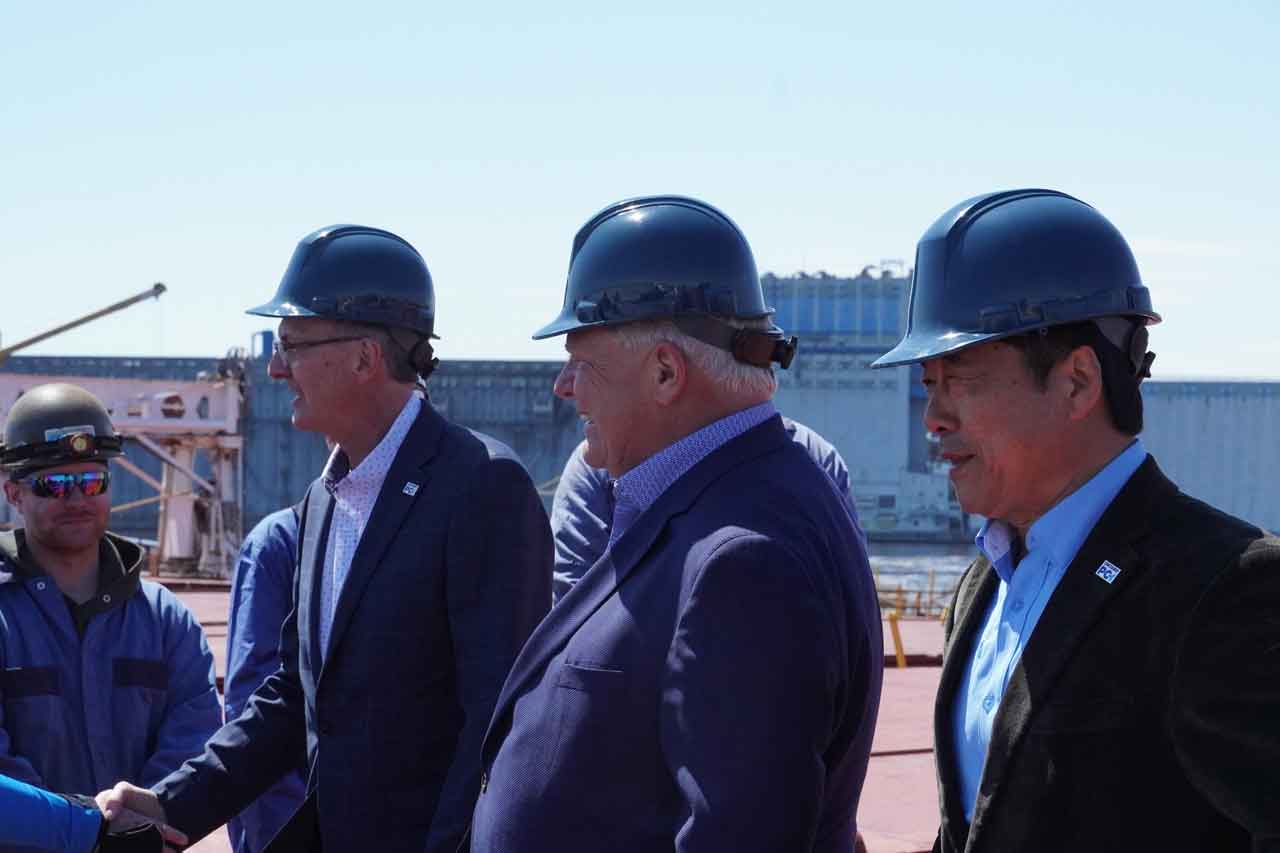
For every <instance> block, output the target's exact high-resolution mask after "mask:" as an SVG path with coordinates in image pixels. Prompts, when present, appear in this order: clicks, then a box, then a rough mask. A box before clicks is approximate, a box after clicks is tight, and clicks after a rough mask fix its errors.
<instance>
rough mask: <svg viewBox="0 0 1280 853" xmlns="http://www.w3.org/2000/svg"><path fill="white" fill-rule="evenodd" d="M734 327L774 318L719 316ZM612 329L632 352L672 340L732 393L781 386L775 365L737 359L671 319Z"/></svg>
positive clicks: (759, 325)
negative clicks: (680, 326) (678, 327)
mask: <svg viewBox="0 0 1280 853" xmlns="http://www.w3.org/2000/svg"><path fill="white" fill-rule="evenodd" d="M716 319H717V320H719V321H720V322H722V323H726V324H728V325H730V326H732V327H733V328H735V329H768V328H770V327H771V326H772V322H771V321H770V319H769V318H768V317H759V318H755V319H750V320H741V319H737V318H734V317H716ZM610 331H612V332H613V334H614V335H615V336H616V339H617V340H618V342H619V343H621V344H622V346H623V347H624V348H625V349H627V350H629V351H630V352H639V351H641V350H649V349H652V348H653V347H655V346H657V345H658V344H660V343H669V344H671V345H673V346H675V347H676V348H677V349H679V350H680V351H681V352H682V353H684V355H685V357H686V358H688V359H689V361H690V362H692V363H693V365H694V366H695V367H697V368H698V369H699V370H701V371H702V372H703V373H705V374H706V375H707V376H708V377H710V378H711V379H712V380H714V381H715V382H717V383H719V384H720V385H721V386H723V387H724V388H725V390H727V391H729V392H730V393H732V394H743V395H747V394H749V395H752V396H756V395H761V394H764V395H767V396H770V397H772V396H773V394H774V392H775V391H777V390H778V379H777V377H775V376H774V375H773V368H772V367H756V366H755V365H753V364H747V363H746V362H743V361H738V360H737V359H736V358H734V357H733V353H731V352H729V351H728V350H723V349H720V348H719V347H714V346H712V345H711V344H708V343H704V342H703V341H700V340H698V339H697V338H695V337H691V336H690V335H686V334H685V333H684V332H682V331H680V330H679V329H677V328H676V326H675V324H674V323H672V322H671V321H670V320H646V321H641V322H637V323H627V324H625V325H622V326H615V327H613V328H612V329H611V330H610Z"/></svg>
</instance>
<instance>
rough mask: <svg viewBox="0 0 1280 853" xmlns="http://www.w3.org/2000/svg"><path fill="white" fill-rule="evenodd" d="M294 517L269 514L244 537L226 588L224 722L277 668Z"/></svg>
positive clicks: (289, 591)
mask: <svg viewBox="0 0 1280 853" xmlns="http://www.w3.org/2000/svg"><path fill="white" fill-rule="evenodd" d="M297 541H298V518H297V515H296V514H295V513H294V511H293V510H292V509H284V510H280V511H279V512H274V513H272V514H271V515H268V516H267V517H266V518H264V519H262V521H260V522H258V524H257V526H256V527H254V528H253V530H252V531H251V532H250V533H249V535H248V536H247V537H246V538H245V541H244V545H243V546H242V547H241V549H240V557H239V559H238V560H237V562H236V572H235V578H234V580H233V581H232V584H231V609H230V615H229V616H228V624H227V678H226V683H225V685H224V691H223V692H224V694H225V699H226V714H227V719H228V720H231V719H234V718H236V717H238V716H239V715H240V713H241V712H242V711H243V710H244V708H245V705H246V704H248V702H249V697H250V696H252V695H253V693H254V691H255V690H257V689H258V685H260V684H262V682H263V681H265V680H266V678H267V676H268V675H270V674H271V673H273V672H275V671H276V670H277V669H278V668H279V667H280V627H281V626H282V625H283V624H284V620H285V617H286V616H288V615H289V610H290V609H291V608H292V607H293V600H292V596H293V568H294V564H295V563H296V562H297Z"/></svg>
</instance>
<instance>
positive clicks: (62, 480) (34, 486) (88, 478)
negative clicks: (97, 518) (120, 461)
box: [22, 471, 111, 498]
mask: <svg viewBox="0 0 1280 853" xmlns="http://www.w3.org/2000/svg"><path fill="white" fill-rule="evenodd" d="M22 482H24V483H26V484H27V485H29V486H30V487H31V491H32V493H33V494H34V495H35V496H36V497H38V498H65V497H67V496H68V495H70V494H71V489H72V487H74V486H79V487H80V491H81V492H82V493H83V494H84V496H85V497H86V498H93V497H97V496H98V495H101V494H103V493H104V492H106V490H107V486H109V485H110V484H111V473H110V472H109V471H83V472H81V473H79V474H33V475H32V476H30V477H27V478H26V479H25V480H23V481H22Z"/></svg>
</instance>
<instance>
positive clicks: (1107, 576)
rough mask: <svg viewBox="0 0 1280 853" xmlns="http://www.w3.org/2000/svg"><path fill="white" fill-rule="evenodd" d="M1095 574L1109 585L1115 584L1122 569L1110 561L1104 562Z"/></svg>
mask: <svg viewBox="0 0 1280 853" xmlns="http://www.w3.org/2000/svg"><path fill="white" fill-rule="evenodd" d="M1094 574H1095V575H1097V576H1098V577H1100V578H1102V579H1103V580H1104V581H1106V582H1107V583H1115V582H1116V578H1118V577H1120V567H1119V566H1117V565H1116V564H1115V563H1113V562H1111V561H1110V560H1103V561H1102V565H1101V566H1098V570H1097V571H1096V572H1094Z"/></svg>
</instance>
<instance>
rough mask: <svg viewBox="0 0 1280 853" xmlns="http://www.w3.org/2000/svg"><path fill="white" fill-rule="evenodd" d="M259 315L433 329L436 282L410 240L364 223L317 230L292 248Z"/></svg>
mask: <svg viewBox="0 0 1280 853" xmlns="http://www.w3.org/2000/svg"><path fill="white" fill-rule="evenodd" d="M245 313H247V314H256V315H258V316H260V317H323V318H325V319H329V320H347V321H350V322H356V323H373V324H376V325H380V326H393V327H397V328H403V329H412V330H413V331H415V332H418V333H420V334H423V335H427V336H430V337H435V335H434V334H433V332H434V327H435V315H436V296H435V288H434V287H433V286H432V284H431V273H430V272H428V271H427V264H426V262H425V261H424V260H423V259H422V255H420V254H418V250H417V249H415V248H413V246H411V245H410V244H409V242H408V241H407V240H405V239H404V238H402V237H398V236H396V235H395V234H392V233H391V232H390V231H383V230H382V229H381V228H369V227H367V226H364V225H330V226H329V227H328V228H321V229H320V230H319V231H313V232H312V233H310V234H308V235H307V236H306V237H303V238H302V241H301V242H300V243H298V247H297V248H296V249H294V251H293V257H292V258H290V259H289V267H288V269H286V270H285V272H284V278H282V279H281V280H280V286H279V287H278V288H277V289H276V295H275V298H274V299H272V300H271V301H270V302H268V303H266V304H265V305H259V306H258V307H256V308H250V309H249V310H248V311H247V312H245Z"/></svg>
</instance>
